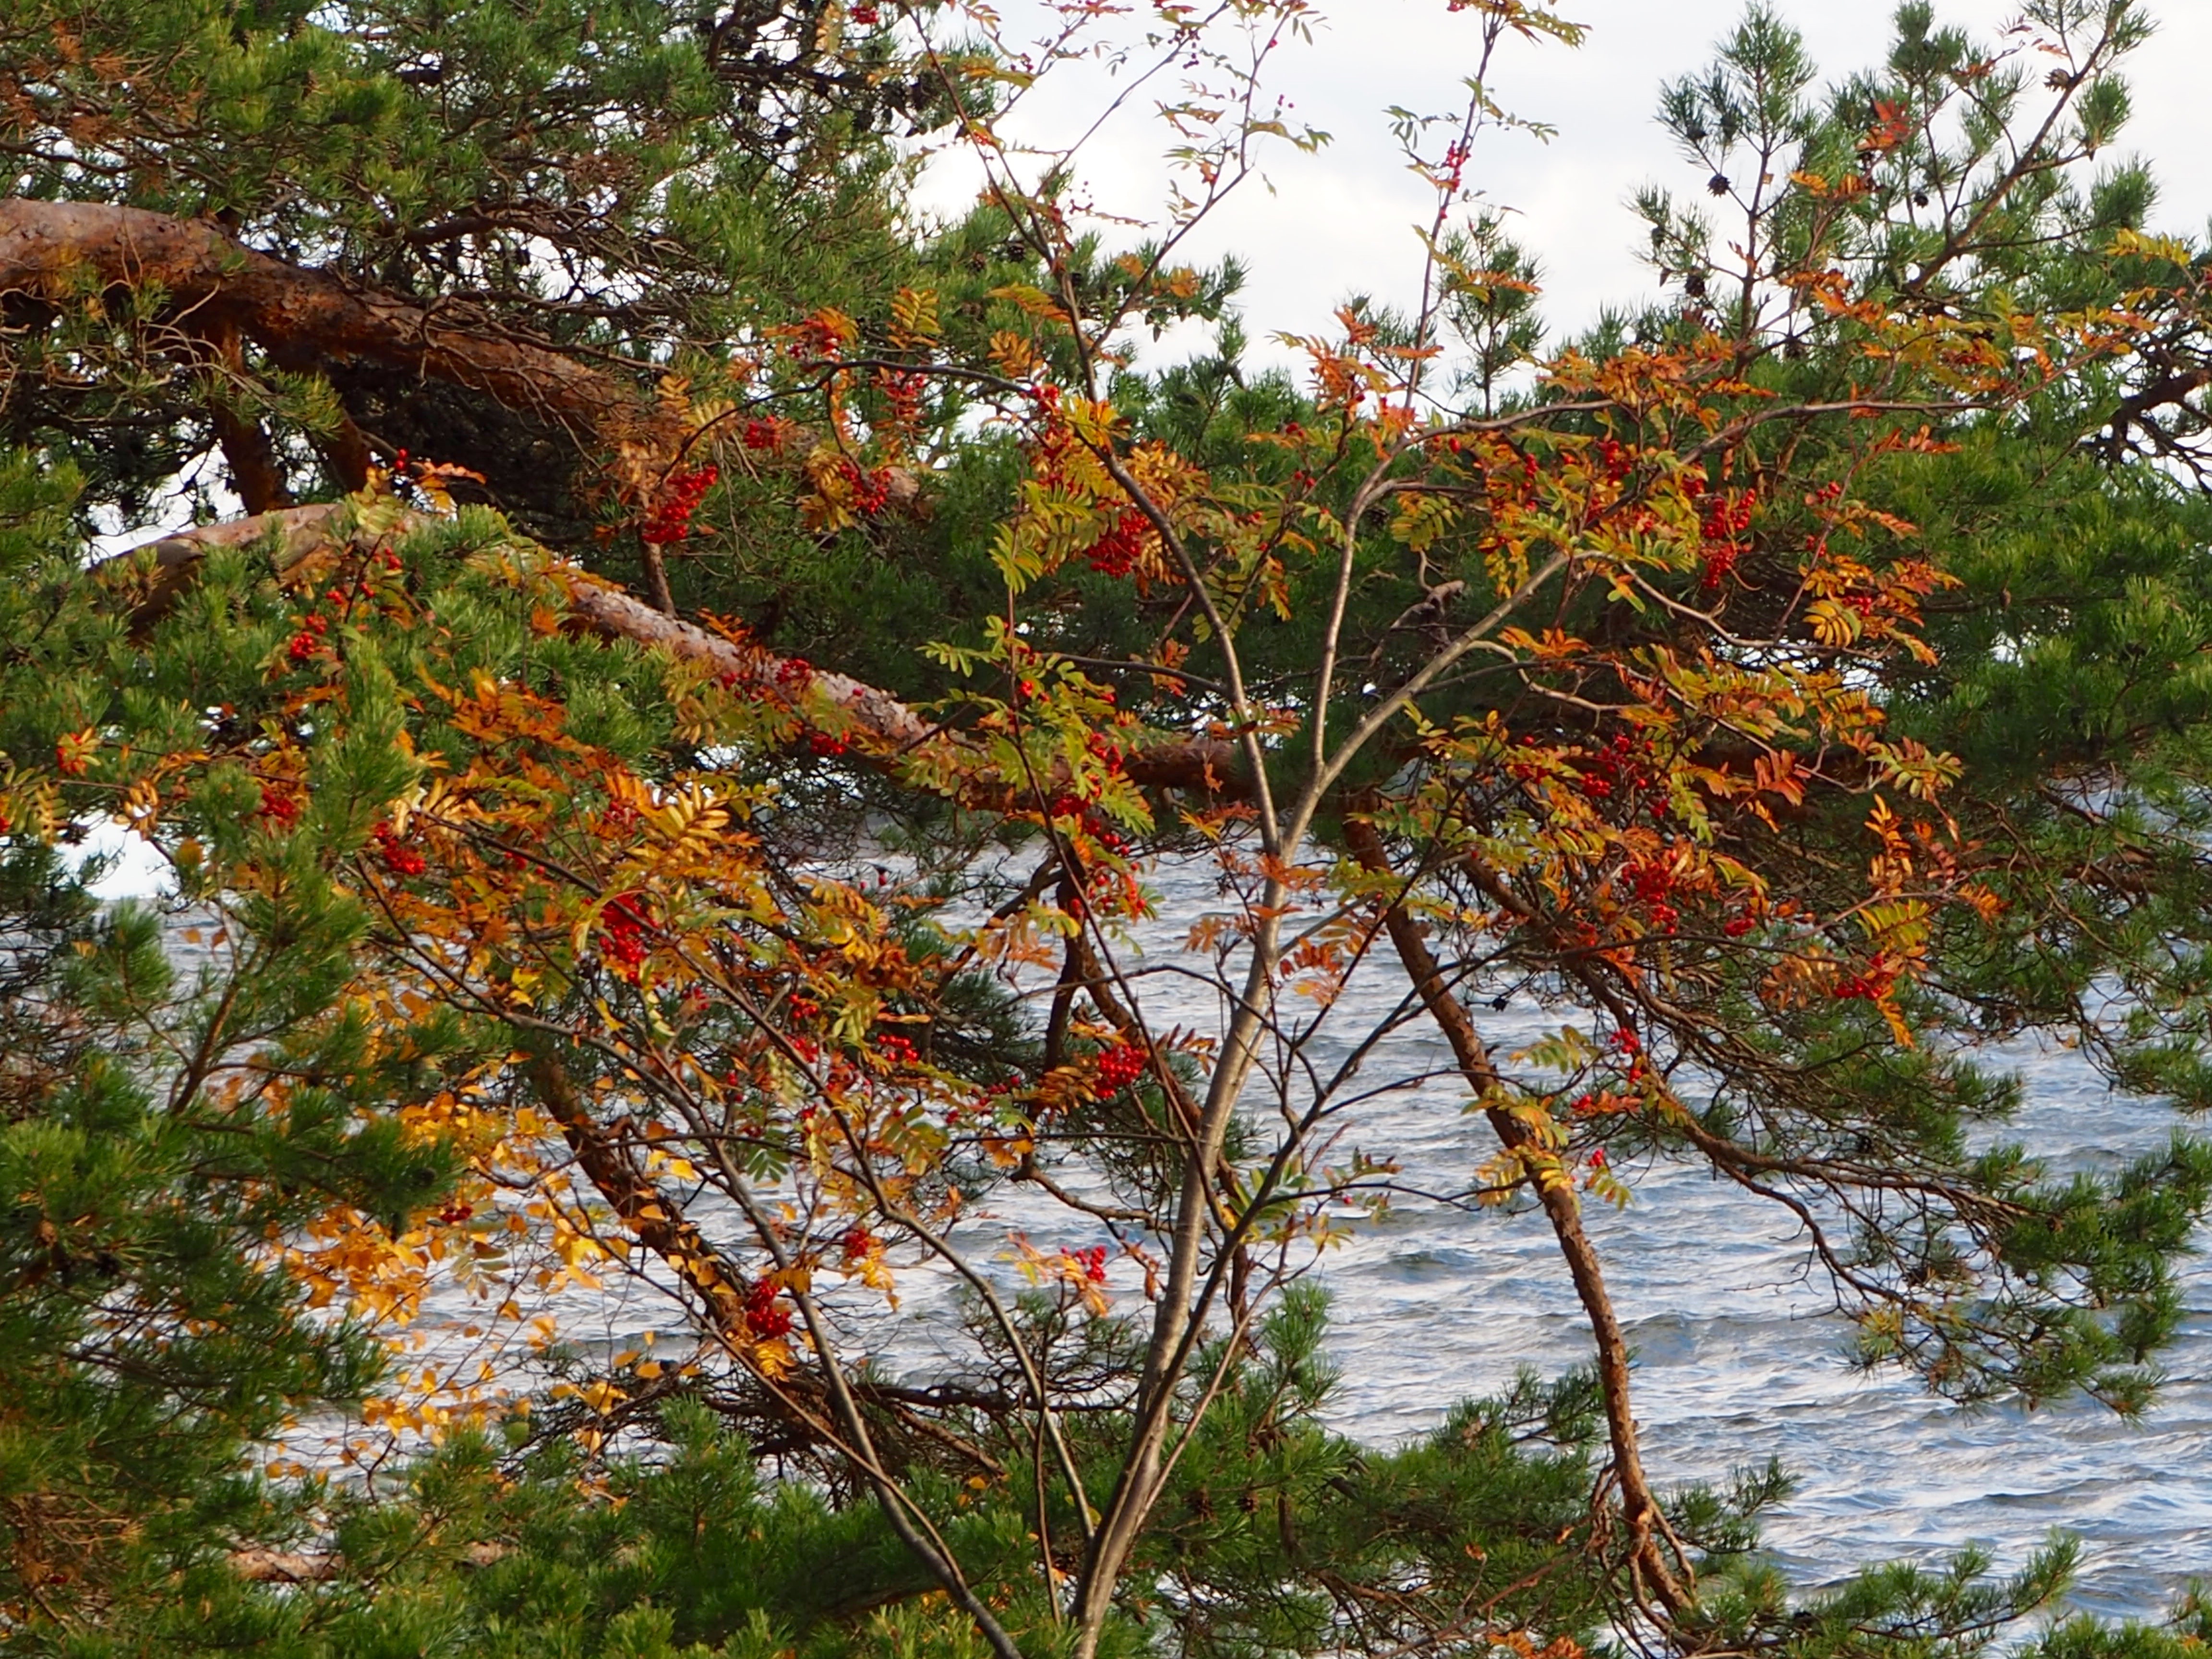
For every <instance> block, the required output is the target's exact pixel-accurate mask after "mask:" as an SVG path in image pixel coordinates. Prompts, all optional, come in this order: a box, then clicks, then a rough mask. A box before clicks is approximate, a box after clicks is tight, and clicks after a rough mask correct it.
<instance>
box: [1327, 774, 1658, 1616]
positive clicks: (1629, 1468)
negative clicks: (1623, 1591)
mask: <svg viewBox="0 0 2212 1659" xmlns="http://www.w3.org/2000/svg"><path fill="white" fill-rule="evenodd" d="M1346 839H1347V841H1348V842H1349V843H1350V845H1351V848H1352V856H1353V857H1354V858H1355V859H1357V860H1358V862H1359V865H1360V867H1361V868H1362V869H1364V870H1366V871H1369V872H1371V873H1374V874H1376V875H1384V874H1389V872H1390V864H1389V855H1388V854H1387V853H1386V852H1385V850H1384V848H1383V838H1382V836H1380V835H1378V834H1377V833H1376V829H1375V826H1374V825H1373V824H1372V823H1370V822H1369V821H1368V820H1366V819H1364V818H1358V817H1355V818H1352V819H1349V820H1347V821H1346ZM1383 927H1384V928H1385V930H1386V931H1387V932H1388V933H1389V936H1390V943H1391V945H1392V946H1393V947H1394V948H1395V950H1396V951H1397V953H1398V960H1399V961H1400V962H1401V963H1404V964H1405V969H1406V972H1407V975H1408V976H1409V977H1410V978H1411V979H1412V980H1413V988H1414V990H1415V992H1416V993H1417V994H1419V997H1420V999H1421V1006H1422V1007H1423V1008H1424V1009H1425V1011H1426V1012H1427V1013H1428V1015H1429V1017H1430V1018H1431V1019H1432V1020H1434V1021H1435V1022H1436V1024H1437V1029H1438V1030H1441V1031H1442V1032H1443V1036H1444V1041H1445V1042H1447V1043H1449V1045H1450V1047H1451V1051H1452V1059H1453V1060H1454V1061H1455V1063H1456V1064H1457V1066H1458V1067H1459V1071H1460V1075H1461V1076H1462V1078H1463V1079H1466V1081H1467V1085H1468V1087H1469V1088H1471V1089H1472V1090H1474V1093H1475V1096H1476V1097H1477V1098H1478V1099H1487V1098H1494V1097H1495V1094H1496V1091H1497V1090H1498V1088H1499V1086H1500V1085H1501V1084H1502V1082H1503V1079H1501V1078H1500V1077H1499V1076H1498V1067H1497V1065H1496V1064H1495V1062H1493V1061H1492V1059H1491V1057H1490V1049H1489V1047H1488V1045H1487V1044H1486V1043H1485V1042H1483V1040H1482V1035H1481V1033H1480V1031H1478V1030H1476V1029H1475V1024H1474V1017H1473V1016H1472V1015H1470V1014H1469V1013H1468V1011H1467V1007H1466V1005H1465V1004H1463V1003H1462V1002H1461V1001H1460V1000H1459V999H1458V998H1457V997H1456V996H1455V995H1453V994H1452V992H1451V989H1450V987H1449V986H1448V985H1447V984H1446V982H1445V979H1444V975H1443V969H1442V967H1441V966H1440V965H1439V963H1437V958H1436V955H1435V953H1434V952H1433V951H1431V950H1430V949H1429V945H1428V940H1427V939H1426V938H1425V937H1424V935H1423V930H1422V927H1421V924H1420V923H1419V921H1415V920H1414V918H1413V916H1412V915H1410V914H1409V913H1408V912H1407V909H1406V908H1405V907H1404V905H1402V904H1401V903H1397V902H1393V903H1392V904H1391V905H1390V907H1389V908H1388V909H1387V910H1385V911H1384V912H1383ZM1484 1115H1486V1117H1487V1118H1488V1119H1489V1121H1490V1127H1491V1128H1492V1131H1493V1132H1495V1133H1496V1134H1497V1136H1498V1139H1499V1140H1500V1141H1501V1142H1502V1143H1504V1145H1505V1146H1507V1147H1509V1148H1510V1149H1512V1150H1513V1151H1516V1152H1521V1151H1524V1150H1526V1149H1528V1147H1529V1146H1531V1145H1532V1143H1533V1142H1534V1139H1535V1135H1534V1131H1533V1130H1531V1129H1530V1128H1529V1127H1528V1125H1527V1124H1525V1123H1522V1121H1520V1120H1519V1119H1517V1118H1516V1117H1515V1116H1514V1115H1512V1114H1511V1113H1510V1112H1508V1111H1505V1110H1504V1109H1502V1108H1499V1107H1497V1106H1490V1107H1486V1109H1485V1114H1484ZM1564 1177H1565V1171H1559V1178H1555V1179H1553V1180H1550V1181H1545V1180H1541V1179H1539V1180H1538V1181H1537V1182H1536V1183H1535V1185H1536V1193H1537V1199H1538V1201H1539V1202H1540V1203H1541V1205H1542V1206H1543V1209H1544V1216H1545V1218H1546V1219H1547V1220H1548V1221H1549V1222H1550V1223H1551V1224H1552V1231H1553V1235H1554V1236H1555V1237H1557V1238H1558V1240H1559V1254H1560V1255H1563V1256H1564V1257H1565V1258H1566V1263H1567V1273H1568V1276H1569V1277H1570V1278H1571V1279H1573V1281H1574V1286H1575V1295H1576V1297H1577V1299H1578V1300H1580V1302H1581V1303H1582V1304H1583V1313H1584V1315H1585V1316H1587V1317H1588V1318H1589V1322H1590V1334H1591V1336H1592V1337H1593V1338H1594V1339H1595V1345H1596V1348H1597V1374H1598V1383H1599V1386H1600V1388H1601V1389H1602V1390H1603V1392H1604V1395H1605V1422H1606V1437H1607V1443H1608V1446H1609V1449H1610V1450H1611V1452H1612V1456H1613V1479H1614V1480H1615V1481H1616V1482H1617V1483H1618V1484H1619V1486H1620V1505H1621V1512H1622V1516H1623V1519H1624V1520H1625V1521H1626V1523H1627V1527H1628V1533H1629V1548H1630V1554H1629V1570H1630V1571H1631V1572H1632V1574H1633V1575H1634V1576H1635V1577H1636V1578H1637V1580H1638V1583H1639V1586H1640V1588H1641V1589H1642V1590H1643V1591H1644V1593H1645V1595H1648V1596H1649V1597H1650V1599H1653V1600H1656V1601H1657V1602H1658V1604H1659V1606H1660V1607H1661V1609H1662V1610H1663V1611H1664V1612H1666V1613H1674V1612H1676V1611H1679V1610H1680V1608H1682V1607H1686V1606H1687V1605H1688V1604H1689V1602H1690V1601H1691V1599H1692V1591H1691V1590H1690V1589H1688V1588H1687V1587H1686V1585H1685V1583H1683V1578H1682V1576H1681V1574H1680V1572H1678V1571H1677V1568H1678V1566H1679V1567H1683V1568H1685V1569H1686V1563H1681V1562H1680V1561H1679V1560H1670V1559H1669V1554H1670V1547H1671V1546H1672V1545H1673V1535H1672V1534H1671V1533H1670V1532H1669V1530H1668V1526H1667V1521H1666V1516H1665V1514H1664V1512H1663V1511H1662V1510H1661V1509H1660V1507H1659V1503H1658V1500H1657V1498H1655V1497H1654V1496H1653V1495H1652V1492H1651V1485H1650V1480H1648V1479H1647V1478H1646V1476H1645V1474H1644V1455H1643V1450H1642V1448H1641V1445H1640V1443H1639V1442H1638V1436H1637V1431H1636V1419H1635V1415H1634V1413H1633V1412H1632V1409H1631V1406H1630V1398H1629V1352H1628V1341H1627V1338H1626V1336H1625V1335H1624V1334H1622V1332H1621V1328H1620V1316H1618V1315H1617V1314H1616V1313H1615V1312H1614V1311H1613V1297H1611V1295H1610V1294H1609V1293H1608V1292H1607V1290H1606V1285H1605V1269H1604V1264H1603V1263H1602V1261H1601V1260H1600V1259H1599V1256H1598V1253H1597V1249H1596V1247H1595V1245H1594V1244H1592V1243H1590V1239H1589V1234H1588V1233H1587V1232H1585V1231H1583V1219H1582V1206H1581V1205H1580V1203H1579V1202H1578V1201H1577V1199H1576V1197H1575V1189H1574V1186H1573V1184H1572V1182H1571V1181H1569V1180H1567V1179H1565V1178H1564Z"/></svg>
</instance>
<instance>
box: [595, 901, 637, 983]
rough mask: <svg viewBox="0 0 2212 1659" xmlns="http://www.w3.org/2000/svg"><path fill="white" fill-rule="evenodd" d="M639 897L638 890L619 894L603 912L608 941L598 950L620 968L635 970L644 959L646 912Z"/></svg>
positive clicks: (608, 902) (606, 939) (603, 924)
mask: <svg viewBox="0 0 2212 1659" xmlns="http://www.w3.org/2000/svg"><path fill="white" fill-rule="evenodd" d="M638 897H639V895H637V894H635V893H620V894H617V895H616V896H614V897H613V898H611V899H609V900H608V901H607V904H606V908H605V910H603V911H602V912H600V918H601V922H602V927H603V930H604V937H605V942H604V943H603V944H602V945H600V946H599V954H600V956H601V957H605V959H606V960H608V961H610V962H612V963H614V964H615V965H616V967H617V970H621V971H629V970H635V969H636V967H637V965H638V964H639V963H641V962H643V961H644V960H645V952H646V946H645V913H644V912H643V911H642V910H641V909H640V908H638Z"/></svg>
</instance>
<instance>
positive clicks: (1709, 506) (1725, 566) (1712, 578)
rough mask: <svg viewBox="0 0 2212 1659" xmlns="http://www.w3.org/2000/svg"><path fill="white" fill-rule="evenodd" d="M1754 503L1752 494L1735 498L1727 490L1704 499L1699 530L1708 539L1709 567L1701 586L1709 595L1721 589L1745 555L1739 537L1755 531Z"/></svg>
mask: <svg viewBox="0 0 2212 1659" xmlns="http://www.w3.org/2000/svg"><path fill="white" fill-rule="evenodd" d="M1754 504H1755V503H1754V501H1753V497H1752V495H1750V494H1749V493H1748V492H1746V493H1745V494H1743V495H1729V492H1728V491H1726V490H1725V489H1716V490H1711V491H1710V492H1708V493H1707V494H1706V495H1704V496H1703V497H1702V498H1701V500H1700V506H1701V507H1702V511H1703V514H1704V516H1703V519H1702V520H1701V521H1700V523H1699V526H1698V527H1699V531H1700V532H1701V533H1702V534H1703V535H1704V536H1705V569H1704V570H1703V572H1702V573H1701V574H1699V577H1698V586H1700V587H1702V588H1704V589H1705V591H1706V592H1713V591H1714V590H1715V589H1717V588H1718V587H1719V586H1720V585H1721V584H1722V583H1723V581H1725V580H1727V579H1728V575H1729V572H1730V571H1732V570H1734V569H1735V562H1736V560H1737V559H1738V558H1739V557H1741V556H1742V553H1743V546H1742V544H1741V540H1740V539H1739V538H1741V536H1742V535H1743V533H1744V532H1746V531H1747V530H1748V529H1750V528H1751V513H1752V508H1753V506H1754Z"/></svg>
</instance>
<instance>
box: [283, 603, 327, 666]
mask: <svg viewBox="0 0 2212 1659" xmlns="http://www.w3.org/2000/svg"><path fill="white" fill-rule="evenodd" d="M330 631H331V619H330V618H329V617H325V615H323V613H322V612H321V611H309V612H308V613H307V615H306V616H305V617H301V622H300V631H299V632H298V633H296V634H295V635H293V636H292V643H291V644H290V645H289V646H288V647H285V654H286V655H287V656H289V657H290V658H291V659H292V660H293V661H294V662H307V661H310V660H312V659H313V657H314V655H315V653H317V652H319V651H320V650H321V649H322V648H323V635H325V634H327V633H329V632H330Z"/></svg>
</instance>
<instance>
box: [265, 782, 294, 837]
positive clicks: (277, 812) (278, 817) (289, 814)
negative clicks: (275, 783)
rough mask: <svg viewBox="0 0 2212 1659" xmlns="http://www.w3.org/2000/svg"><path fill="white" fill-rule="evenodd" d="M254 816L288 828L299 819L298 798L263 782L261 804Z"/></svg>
mask: <svg viewBox="0 0 2212 1659" xmlns="http://www.w3.org/2000/svg"><path fill="white" fill-rule="evenodd" d="M254 816H255V817H263V818H266V819H268V820H269V821H270V823H275V824H281V825H282V826H283V828H285V829H290V828H291V827H292V826H293V825H294V824H295V823H298V822H299V821H300V798H299V797H298V796H297V795H294V794H288V793H284V792H283V791H281V790H272V789H270V787H269V786H268V785H266V784H264V785H263V786H262V787H261V805H260V808H259V810H258V811H256V812H255V814H254Z"/></svg>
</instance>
